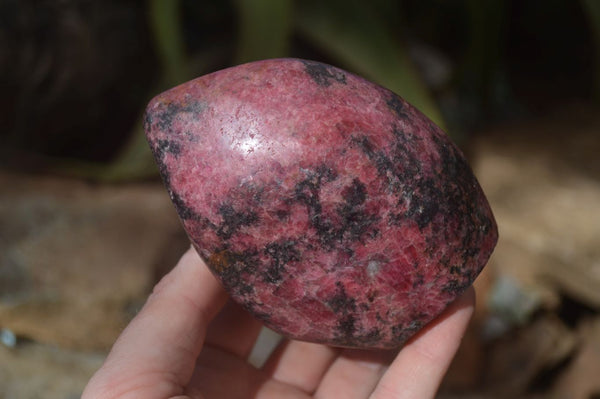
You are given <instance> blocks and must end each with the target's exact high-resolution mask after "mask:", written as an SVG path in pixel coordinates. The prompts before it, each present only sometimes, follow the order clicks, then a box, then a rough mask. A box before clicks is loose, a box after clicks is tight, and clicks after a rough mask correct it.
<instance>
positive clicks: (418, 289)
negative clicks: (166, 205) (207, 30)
mask: <svg viewBox="0 0 600 399" xmlns="http://www.w3.org/2000/svg"><path fill="white" fill-rule="evenodd" d="M145 129H146V133H147V137H148V141H149V143H150V146H151V148H152V151H153V152H154V155H155V157H156V160H157V162H158V165H159V167H160V172H161V174H162V177H163V179H164V182H165V185H166V187H167V189H168V191H169V194H170V195H171V199H172V200H173V202H174V204H175V207H176V208H177V211H178V213H179V216H180V218H181V220H182V222H183V225H184V227H185V230H186V231H187V233H188V235H189V237H190V239H191V241H192V242H193V245H194V246H195V248H196V250H197V251H198V253H199V254H200V256H201V257H202V258H203V259H204V260H205V261H206V263H207V264H208V265H209V267H210V268H211V269H212V271H213V272H214V274H215V275H216V276H217V277H218V278H219V279H220V281H221V282H222V283H223V285H224V286H225V287H226V289H227V290H228V291H229V293H230V294H231V296H232V297H233V298H234V299H235V300H236V301H238V302H239V303H240V304H242V305H243V306H244V307H245V308H246V309H247V310H248V311H250V312H251V313H253V314H254V315H255V316H256V317H257V318H258V319H260V320H261V321H263V322H264V323H265V324H266V325H267V326H268V327H270V328H272V329H274V330H276V331H278V332H280V333H282V334H283V335H285V336H287V337H290V338H294V339H300V340H305V341H312V342H320V343H325V344H329V345H334V346H344V347H358V348H394V347H399V346H401V345H402V344H403V343H404V342H405V341H406V340H407V339H408V338H410V337H411V336H412V335H414V334H415V333H416V332H417V331H418V330H419V329H421V328H422V327H423V326H424V325H425V324H427V323H428V322H429V321H430V320H432V319H433V318H435V317H436V316H437V315H439V314H440V313H441V312H442V311H443V310H444V308H445V307H446V306H447V305H448V304H449V303H450V302H452V301H453V300H454V299H455V298H456V297H457V296H459V295H461V294H462V293H463V291H465V289H466V288H467V287H469V286H470V285H471V283H472V282H473V280H474V279H475V277H476V276H477V275H478V274H479V272H480V271H481V269H482V268H483V266H484V265H485V263H486V262H487V260H488V258H489V256H490V254H491V252H492V250H493V248H494V246H495V244H496V240H497V228H496V224H495V221H494V217H493V215H492V212H491V210H490V207H489V205H488V203H487V200H486V198H485V196H484V194H483V192H482V190H481V188H480V187H479V184H478V183H477V181H476V179H475V177H474V176H473V173H472V171H471V169H470V168H469V165H468V164H467V162H466V161H465V158H464V156H463V155H462V154H461V152H460V151H459V150H458V149H457V147H456V146H455V145H454V144H452V143H451V142H450V140H449V139H448V137H447V136H446V134H444V132H443V131H442V130H440V128H438V127H437V126H435V125H434V124H433V123H432V122H431V121H430V120H428V119H427V118H426V117H425V116H424V115H423V114H421V113H420V112H419V111H417V110H416V109H415V108H414V107H412V106H411V105H409V104H408V103H407V102H406V101H404V100H403V99H402V98H400V97H399V96H397V95H395V94H394V93H392V92H390V91H388V90H386V89H384V88H382V87H380V86H377V85H375V84H373V83H370V82H368V81H366V80H364V79H362V78H360V77H357V76H355V75H352V74H350V73H348V72H345V71H343V70H340V69H337V68H334V67H332V66H329V65H325V64H321V63H317V62H313V61H305V60H296V59H277V60H267V61H260V62H253V63H249V64H245V65H240V66H237V67H234V68H229V69H225V70H222V71H219V72H215V73H212V74H210V75H206V76H203V77H200V78H198V79H195V80H192V81H190V82H187V83H185V84H183V85H181V86H178V87H175V88H173V89H171V90H169V91H167V92H165V93H163V94H161V95H159V96H157V97H156V98H154V99H153V100H152V102H151V103H150V105H149V106H148V109H147V113H146V118H145Z"/></svg>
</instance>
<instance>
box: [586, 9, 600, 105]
mask: <svg viewBox="0 0 600 399" xmlns="http://www.w3.org/2000/svg"><path fill="white" fill-rule="evenodd" d="M581 2H582V3H583V9H584V12H585V14H586V16H587V19H588V21H589V22H588V23H589V24H590V30H591V31H592V37H593V45H594V51H595V54H594V56H595V62H596V65H595V68H594V71H595V76H594V97H595V98H596V101H600V1H598V0H581Z"/></svg>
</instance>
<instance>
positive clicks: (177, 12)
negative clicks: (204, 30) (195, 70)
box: [149, 0, 188, 87]
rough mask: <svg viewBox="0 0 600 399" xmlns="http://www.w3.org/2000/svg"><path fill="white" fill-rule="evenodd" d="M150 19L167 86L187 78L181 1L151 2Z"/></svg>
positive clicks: (164, 0) (155, 0) (163, 0)
mask: <svg viewBox="0 0 600 399" xmlns="http://www.w3.org/2000/svg"><path fill="white" fill-rule="evenodd" d="M149 6H150V7H149V12H150V15H149V18H150V27H151V29H152V35H153V37H154V43H155V44H156V52H157V53H158V57H159V59H160V62H161V64H162V67H163V77H164V81H165V83H166V84H167V86H169V87H170V86H173V85H176V84H179V83H183V82H184V81H185V80H186V79H187V78H188V74H187V71H186V70H187V68H186V66H187V64H186V55H185V46H184V44H185V40H184V38H183V29H182V23H181V1H180V0H149Z"/></svg>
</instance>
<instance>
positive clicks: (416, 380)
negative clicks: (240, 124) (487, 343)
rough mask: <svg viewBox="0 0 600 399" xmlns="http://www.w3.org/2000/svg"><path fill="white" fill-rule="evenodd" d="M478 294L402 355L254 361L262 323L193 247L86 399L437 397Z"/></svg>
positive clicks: (309, 355)
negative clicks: (253, 363) (229, 292)
mask: <svg viewBox="0 0 600 399" xmlns="http://www.w3.org/2000/svg"><path fill="white" fill-rule="evenodd" d="M474 302H475V294H474V291H473V289H472V288H470V289H469V290H467V292H466V293H465V294H464V295H463V296H462V297H460V298H459V299H457V300H456V301H455V302H454V303H453V304H452V305H450V307H449V308H448V309H447V310H446V311H445V312H444V313H443V314H442V315H441V316H440V317H438V318H437V319H436V320H434V321H433V322H432V323H430V324H429V325H428V326H427V327H426V328H425V329H424V330H422V331H421V332H420V333H419V334H417V335H416V336H415V337H414V338H413V339H411V340H410V341H409V342H408V343H407V344H406V345H405V346H404V347H403V348H402V349H401V350H400V351H399V352H398V351H366V350H349V349H340V348H332V347H329V346H325V345H319V344H312V343H306V342H299V341H288V340H285V341H283V342H282V343H281V344H280V346H279V347H278V348H277V349H276V350H275V352H274V353H273V354H272V355H271V356H270V357H269V359H267V361H266V363H265V365H264V366H263V367H262V368H258V369H257V368H255V367H253V366H251V365H250V364H249V363H247V361H246V359H247V357H248V355H249V354H250V351H251V350H252V347H253V345H254V342H255V341H256V338H257V336H258V334H259V331H260V328H261V325H260V323H259V322H257V321H256V320H254V319H253V318H252V317H251V316H250V315H249V314H247V313H246V312H245V311H244V310H242V309H241V308H240V307H239V306H237V305H235V304H234V303H233V302H231V301H228V297H227V294H226V292H225V291H224V290H223V288H222V287H221V285H220V284H219V282H218V281H217V280H216V279H215V277H214V276H213V275H212V274H211V273H210V271H209V270H208V268H207V267H206V265H205V264H204V263H203V262H202V261H201V260H200V258H199V257H198V255H197V254H196V253H195V251H193V250H189V251H188V252H187V253H186V254H185V255H184V256H183V257H182V258H181V260H180V261H179V263H178V264H177V266H176V267H175V268H174V269H173V270H172V271H171V272H170V273H169V274H167V275H166V276H165V277H164V278H163V279H162V280H161V281H160V282H159V283H158V284H157V285H156V287H155V288H154V291H153V292H152V294H151V295H150V297H149V298H148V300H147V302H146V304H145V305H144V307H143V308H142V310H141V311H140V312H139V314H138V315H137V316H136V317H135V318H134V319H133V320H132V321H131V323H130V324H129V326H127V328H126V329H125V330H124V331H123V333H122V334H121V336H120V337H119V338H118V340H117V341H116V343H115V344H114V346H113V348H112V350H111V352H110V354H109V356H108V357H107V359H106V361H105V363H104V365H103V366H102V367H101V368H100V370H98V372H96V374H95V375H94V376H93V378H92V379H91V380H90V381H89V383H88V385H87V387H86V389H85V392H84V393H83V396H82V399H109V398H110V399H133V398H144V399H199V398H202V399H214V398H219V399H220V398H222V399H238V398H239V399H246V398H257V399H269V398H277V399H288V398H289V399H292V398H294V399H295V398H348V399H353V398H357V399H358V398H370V399H388V398H389V399H391V398H394V399H407V398H411V399H413V398H414V399H417V398H418V399H427V398H433V397H434V396H435V393H436V391H437V389H438V387H439V385H440V383H441V380H442V378H443V376H444V374H445V373H446V370H447V369H448V366H449V364H450V361H451V360H452V358H453V357H454V354H455V353H456V350H457V349H458V346H459V344H460V341H461V338H462V336H463V335H464V332H465V329H466V326H467V323H468V321H469V319H470V318H471V315H472V313H473V307H474Z"/></svg>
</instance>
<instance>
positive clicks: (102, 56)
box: [0, 0, 600, 399]
mask: <svg viewBox="0 0 600 399" xmlns="http://www.w3.org/2000/svg"><path fill="white" fill-rule="evenodd" d="M285 56H292V57H300V58H308V59H314V60H319V61H324V62H327V63H330V64H333V65H336V66H339V67H342V68H344V69H347V70H349V71H352V72H355V73H358V74H360V75H362V76H364V77H366V78H368V79H370V80H373V81H375V82H378V83H380V84H382V85H384V86H386V87H388V88H390V89H392V90H394V91H395V92H397V93H398V94H400V95H401V96H403V97H404V98H406V99H407V100H408V101H409V102H411V103H413V104H414V105H415V106H417V107H418V108H419V109H421V110H422V111H423V112H425V113H426V114H427V115H428V116H429V117H430V118H432V119H433V120H434V121H435V122H436V123H438V124H439V125H441V126H443V127H444V129H445V130H446V131H447V132H448V134H449V135H450V136H451V137H452V138H453V139H454V140H455V141H456V142H457V143H458V144H459V145H460V146H461V147H462V148H463V150H464V151H465V153H466V154H467V156H468V158H469V159H470V161H471V164H472V166H473V168H474V171H475V173H476V175H477V176H478V178H479V180H480V183H481V185H482V186H483V188H484V190H485V191H486V193H487V195H488V198H489V200H490V202H491V205H492V208H493V210H494V212H495V215H496V217H497V221H498V225H499V230H500V237H501V238H500V241H499V243H498V247H497V249H496V251H495V253H494V255H493V257H492V259H491V261H490V263H489V265H488V266H487V268H486V269H485V271H484V272H483V274H482V275H481V276H480V277H479V279H478V280H477V282H476V288H477V291H478V305H477V311H476V315H475V317H474V319H473V321H472V323H471V325H470V328H469V330H468V333H467V335H466V337H465V339H464V340H463V345H462V347H461V349H460V351H459V354H458V356H457V357H456V359H455V362H454V363H453V366H452V368H451V370H450V372H449V374H448V375H447V377H446V380H445V381H444V384H443V386H442V389H441V391H440V393H439V397H440V398H482V399H483V398H574V399H593V398H596V399H597V398H600V379H599V378H598V376H599V375H600V112H599V110H600V108H599V103H600V1H597V0H512V1H510V0H506V1H504V0H450V1H449V0H395V1H394V0H373V1H369V2H367V1H359V0H343V1H342V0H331V1H323V0H303V1H300V0H298V1H293V0H237V1H233V0H229V1H208V0H204V1H195V0H146V1H141V0H140V1H133V0H130V1H117V0H106V1H102V2H99V1H93V0H60V1H54V0H52V1H50V0H48V1H37V0H36V1H34V0H0V87H2V89H1V90H0V166H1V168H0V398H1V399H9V398H10V399H12V398H19V399H28V398H51V399H55V398H56V399H59V398H60V399H75V398H78V397H79V395H80V392H81V390H82V388H83V386H84V385H85V382H86V381H87V379H88V378H89V376H90V375H91V374H92V373H93V372H94V370H95V369H97V368H98V367H99V366H100V364H101V362H102V360H103V358H104V356H105V354H106V351H107V350H108V349H109V348H110V345H111V344H112V342H113V341H114V340H115V338H116V336H117V335H118V333H119V332H120V330H121V329H122V328H123V326H124V325H126V323H127V322H128V320H129V319H130V318H131V317H132V316H133V315H134V314H135V313H136V311H137V310H139V308H140V306H141V305H142V304H143V302H144V299H145V297H146V295H147V294H148V293H149V291H150V290H151V288H152V286H153V284H154V283H155V282H156V281H157V280H158V279H159V278H160V276H162V275H163V274H164V273H165V272H166V271H168V270H169V268H170V267H171V266H172V265H173V264H174V262H175V261H176V259H177V258H178V256H179V255H180V254H181V253H182V252H183V251H184V250H185V248H187V246H188V243H187V240H186V237H185V234H184V233H183V231H182V229H181V227H180V225H179V222H178V220H177V218H176V215H175V213H174V210H173V207H172V206H171V204H170V201H169V199H168V196H167V195H166V192H165V190H164V189H163V187H162V185H161V183H160V181H159V180H158V178H157V171H156V168H155V166H154V164H153V162H152V159H151V157H150V153H149V150H148V148H147V145H146V143H145V141H144V139H143V135H142V131H141V123H140V120H141V115H142V112H143V109H144V107H145V104H146V103H147V102H148V100H149V99H150V98H151V97H152V96H153V95H155V94H158V93H159V92H161V91H163V90H165V89H167V88H169V87H171V86H174V85H176V84H178V83H182V82H184V81H186V80H189V79H191V78H193V77H196V76H200V75H203V74H206V73H209V72H212V71H215V70H218V69H221V68H224V67H228V66H232V65H235V64H239V63H242V62H246V61H251V60H257V59H263V58H272V57H285Z"/></svg>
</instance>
